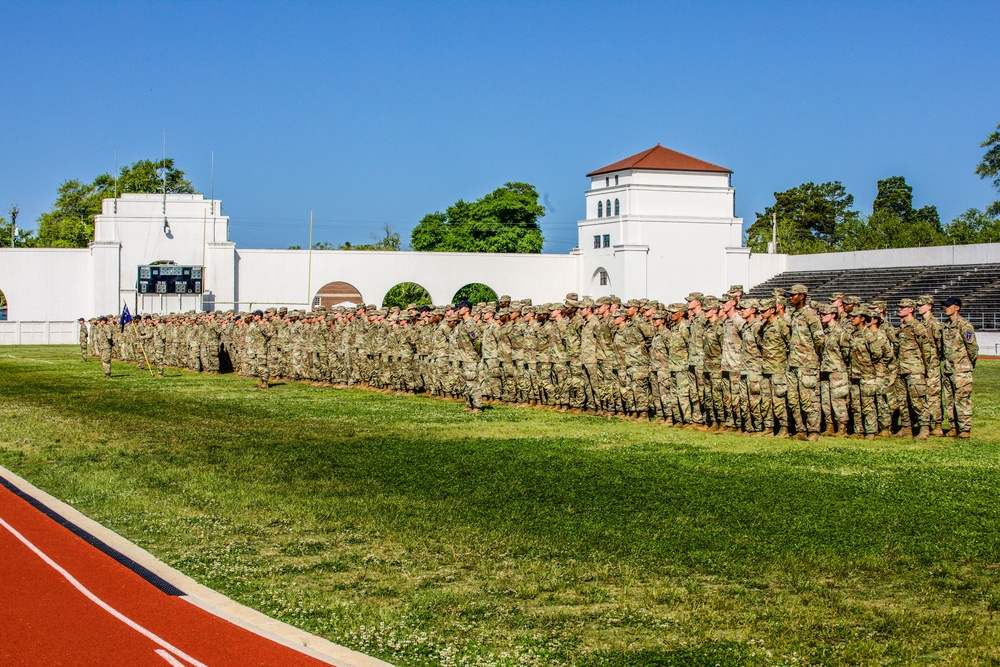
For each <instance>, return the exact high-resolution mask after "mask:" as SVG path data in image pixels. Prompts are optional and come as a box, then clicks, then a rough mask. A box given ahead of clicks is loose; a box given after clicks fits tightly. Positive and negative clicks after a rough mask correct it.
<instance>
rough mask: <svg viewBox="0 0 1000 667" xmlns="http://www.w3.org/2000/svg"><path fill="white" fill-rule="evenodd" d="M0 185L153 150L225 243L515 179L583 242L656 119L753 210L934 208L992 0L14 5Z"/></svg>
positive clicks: (972, 187) (383, 218) (949, 172)
mask: <svg viewBox="0 0 1000 667" xmlns="http://www.w3.org/2000/svg"><path fill="white" fill-rule="evenodd" d="M0 16H2V20H0V44H2V52H3V55H2V59H0V63H2V64H0V95H2V104H0V127H2V134H0V137H2V145H0V207H2V210H3V211H6V210H7V209H8V208H9V206H10V205H11V204H14V203H16V204H18V205H19V207H20V210H21V215H20V217H19V219H18V222H19V224H20V226H34V223H35V220H36V219H37V217H38V215H39V214H41V213H42V212H44V211H46V210H48V209H49V208H50V207H51V205H52V203H53V201H54V199H55V193H56V188H57V187H58V186H59V184H60V183H62V182H63V181H65V180H68V179H71V178H76V179H79V180H83V181H88V182H89V181H90V180H92V179H93V178H94V177H95V176H97V175H98V174H100V173H102V172H110V171H113V168H114V159H115V149H116V148H117V150H118V159H119V162H120V163H122V164H125V163H129V162H134V161H136V160H139V159H144V158H148V159H156V158H157V157H159V156H160V155H161V154H162V141H163V132H164V130H166V135H167V153H168V154H169V155H170V156H171V157H173V158H174V159H175V160H176V161H177V165H178V166H179V167H180V168H181V169H183V170H185V171H186V172H187V175H188V176H189V178H190V179H191V180H192V182H193V183H194V185H195V187H196V188H197V189H198V190H199V191H202V192H204V193H205V194H206V195H207V194H208V193H209V192H210V190H211V187H212V182H211V154H212V151H214V152H215V167H216V172H215V194H216V197H218V198H219V199H221V200H222V202H223V212H224V213H226V214H228V215H229V216H230V218H231V237H232V240H234V241H236V242H237V244H238V246H240V247H278V248H283V247H287V246H289V245H293V244H298V245H301V246H303V247H305V246H306V245H307V243H308V220H309V211H310V210H312V211H314V212H315V232H314V239H315V240H316V241H328V242H330V243H334V244H339V243H342V242H343V241H351V242H354V243H356V242H362V243H363V242H367V241H368V240H369V239H370V237H371V235H372V234H373V233H376V232H378V231H379V230H380V229H381V227H382V225H383V224H385V223H390V224H392V225H393V226H394V227H395V228H396V230H397V231H399V232H400V233H401V235H402V237H403V239H404V241H406V240H408V239H409V234H410V230H411V229H412V227H413V226H414V225H415V224H416V223H417V222H418V221H419V220H420V218H421V217H422V216H423V215H425V214H427V213H431V212H433V211H436V210H443V209H444V208H446V207H447V206H448V205H449V204H451V203H453V202H455V201H456V200H458V199H460V198H462V199H466V200H471V199H476V198H478V197H481V196H482V195H484V194H486V193H487V192H490V191H492V190H493V189H495V188H497V187H499V186H501V185H502V184H503V183H505V182H507V181H526V182H528V183H531V184H533V185H534V186H535V187H536V188H537V189H538V191H539V192H540V193H541V194H542V197H543V202H542V203H543V204H544V205H545V206H546V208H547V214H546V216H545V218H544V219H543V221H542V229H543V231H544V233H545V236H546V239H547V242H546V245H545V251H546V252H565V251H566V250H568V249H569V248H570V247H572V246H573V245H575V242H576V221H577V220H578V219H579V218H580V217H582V216H583V211H584V199H583V191H584V190H585V189H586V188H587V187H588V180H587V179H586V178H585V174H586V173H587V172H588V171H591V170H593V169H596V168H598V167H602V166H604V165H606V164H610V163H612V162H615V161H617V160H619V159H621V158H624V157H627V156H629V155H632V154H634V153H638V152H640V151H642V150H645V149H647V148H649V147H651V146H653V145H655V144H656V143H657V142H659V143H662V144H663V145H664V146H667V147H668V148H673V149H675V150H679V151H681V152H684V153H688V154H690V155H693V156H695V157H698V158H701V159H703V160H707V161H709V162H713V163H716V164H721V165H723V166H725V167H728V168H730V169H732V170H733V172H734V174H733V185H734V186H735V187H736V201H737V204H736V206H737V215H739V216H742V217H743V218H744V221H745V224H747V225H748V224H750V223H751V222H752V221H753V220H754V213H755V212H756V211H761V210H763V208H764V207H765V206H767V205H768V204H769V203H771V202H772V201H773V193H774V192H775V191H780V190H785V189H788V188H790V187H794V186H795V185H798V184H800V183H803V182H807V181H814V182H823V181H829V180H840V181H841V182H842V183H843V184H844V185H845V187H846V188H847V190H848V192H850V193H851V194H853V195H854V197H855V208H856V209H858V210H860V211H864V212H867V211H870V209H871V202H872V199H873V197H874V195H875V188H876V181H878V179H880V178H885V177H887V176H893V175H901V176H904V177H905V178H906V180H907V182H908V183H909V184H911V185H912V186H913V188H914V199H915V205H916V206H924V205H928V204H933V205H936V206H937V207H938V209H939V211H940V212H941V217H942V220H944V221H950V220H951V219H952V218H954V217H955V216H956V215H958V214H959V213H961V212H962V211H964V210H965V209H967V208H970V207H977V208H983V207H985V206H986V205H988V204H989V203H990V202H992V201H994V200H995V199H997V195H996V193H995V192H994V190H993V189H992V187H991V185H990V183H989V182H988V181H982V180H980V179H979V177H978V176H976V175H975V174H974V173H973V169H974V168H975V165H976V164H977V163H978V162H979V160H980V159H981V157H982V155H983V149H982V148H980V147H979V143H980V142H981V141H983V140H984V139H985V138H986V137H987V136H988V135H989V133H990V132H991V131H993V129H994V128H995V127H996V125H997V123H998V122H1000V76H998V74H1000V40H998V39H997V37H996V35H997V33H996V25H997V21H998V18H1000V5H998V3H997V2H996V1H995V0H993V1H990V2H935V3H923V2H896V3H888V2H859V3H836V2H823V3H800V2H787V3H784V2H738V3H737V2H733V3H729V2H690V3H688V2H643V3H633V2H623V1H619V2H607V1H605V2H594V3H588V2H530V3H516V2H502V3H499V2H497V3H486V2H468V1H464V2H453V3H452V2H343V3H341V2H314V3H297V2H259V3H257V2H242V3H227V2H191V3H184V2H155V3H153V2H149V3H136V2H115V3H100V2H87V3H69V2H37V1H36V2H5V3H4V5H3V11H2V13H0Z"/></svg>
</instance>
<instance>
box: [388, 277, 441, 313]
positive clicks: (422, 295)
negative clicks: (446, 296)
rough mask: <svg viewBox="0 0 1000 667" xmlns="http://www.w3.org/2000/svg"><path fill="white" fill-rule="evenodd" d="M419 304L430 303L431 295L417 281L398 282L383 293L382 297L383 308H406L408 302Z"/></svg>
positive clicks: (426, 304)
mask: <svg viewBox="0 0 1000 667" xmlns="http://www.w3.org/2000/svg"><path fill="white" fill-rule="evenodd" d="M411 303H412V304H416V305H417V306H418V307H419V306H429V305H431V295H430V293H429V292H428V291H427V290H425V289H424V288H423V287H421V286H420V285H418V284H417V283H399V284H398V285H396V286H394V287H392V288H391V289H390V290H389V291H388V292H386V293H385V298H384V299H382V307H383V308H392V307H393V306H397V307H399V308H406V307H407V306H408V305H410V304H411Z"/></svg>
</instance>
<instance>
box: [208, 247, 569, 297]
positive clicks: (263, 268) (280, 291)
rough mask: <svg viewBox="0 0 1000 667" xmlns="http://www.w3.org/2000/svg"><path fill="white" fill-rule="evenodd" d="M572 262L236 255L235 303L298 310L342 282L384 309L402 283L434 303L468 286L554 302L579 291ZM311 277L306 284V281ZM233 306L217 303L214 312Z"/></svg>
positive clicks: (432, 255) (417, 255) (434, 255)
mask: <svg viewBox="0 0 1000 667" xmlns="http://www.w3.org/2000/svg"><path fill="white" fill-rule="evenodd" d="M577 261H578V259H577V256H576V255H572V254H570V255H541V254H539V255H523V254H501V253H497V254H493V253H490V254H480V253H439V252H378V251H358V250H316V251H313V253H312V270H311V273H310V270H309V251H308V250H238V251H237V263H238V276H239V282H238V288H237V297H238V298H237V300H238V301H240V302H241V303H242V304H244V305H243V306H241V308H244V309H246V308H248V307H249V305H250V304H251V303H252V304H253V307H254V308H257V307H268V306H272V305H274V306H277V305H282V304H285V305H289V306H292V305H297V306H303V305H306V304H307V303H309V302H311V300H312V298H313V297H315V295H316V293H317V292H319V290H320V288H321V287H323V285H325V284H327V283H330V282H335V281H343V282H346V283H349V284H351V285H353V286H354V287H355V288H356V289H357V290H358V292H360V293H361V296H362V298H363V299H364V301H365V303H375V304H377V305H381V304H382V300H383V298H384V297H385V294H386V292H388V291H389V289H390V288H392V287H393V286H395V285H397V284H399V283H401V282H414V283H417V284H418V285H421V286H422V287H424V289H426V290H427V291H428V292H429V293H430V295H431V300H432V301H433V302H434V303H436V304H444V303H448V302H449V301H451V299H452V297H453V296H454V294H455V292H457V291H458V290H459V289H460V288H461V287H464V286H465V285H467V284H469V283H483V284H484V285H488V286H489V287H491V288H492V289H493V290H494V291H496V293H497V295H501V294H509V295H511V296H513V297H514V298H519V297H531V298H532V299H533V300H534V301H535V302H538V303H540V302H544V301H557V300H561V299H563V298H564V297H565V296H566V294H567V293H568V292H575V291H578V288H577V274H578V271H577ZM310 276H311V277H310ZM229 307H230V306H228V305H225V304H220V305H219V308H229Z"/></svg>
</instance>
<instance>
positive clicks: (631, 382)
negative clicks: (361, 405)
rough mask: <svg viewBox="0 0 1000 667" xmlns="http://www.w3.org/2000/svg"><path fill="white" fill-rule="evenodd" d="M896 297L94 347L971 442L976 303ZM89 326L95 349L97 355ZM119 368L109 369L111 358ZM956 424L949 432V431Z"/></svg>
mask: <svg viewBox="0 0 1000 667" xmlns="http://www.w3.org/2000/svg"><path fill="white" fill-rule="evenodd" d="M944 308H945V310H944V313H945V315H946V317H945V319H944V321H943V322H942V321H939V320H938V319H937V318H936V317H935V316H934V313H933V309H934V299H933V297H930V296H922V297H920V298H919V299H917V300H913V299H902V300H901V301H900V302H899V303H898V313H899V318H900V326H899V327H898V328H896V327H894V326H892V325H891V324H890V323H889V322H888V321H887V318H886V303H885V302H878V301H876V302H873V303H869V304H863V303H861V302H860V300H859V299H858V298H856V297H853V296H846V295H843V294H834V295H833V298H832V299H831V301H830V303H822V304H821V303H817V302H816V301H811V300H810V299H809V290H808V288H807V287H806V286H805V285H795V286H793V287H792V288H791V290H790V293H786V292H785V291H784V290H780V289H779V290H775V291H774V293H773V295H772V296H771V297H769V298H765V299H755V298H748V297H744V295H743V289H742V286H740V285H734V286H733V287H732V288H731V289H730V291H729V292H727V293H726V294H723V295H722V296H721V297H714V296H706V295H703V294H701V293H699V292H693V293H691V294H689V295H688V296H687V298H686V300H685V302H684V303H673V304H669V305H663V304H660V303H659V302H656V301H650V300H645V299H643V300H630V301H627V302H625V303H622V302H621V300H620V299H618V298H615V297H602V298H599V299H597V300H594V299H590V298H583V299H580V298H579V297H578V295H576V294H568V295H567V297H566V299H565V301H564V302H562V303H547V304H541V305H533V304H532V302H531V301H530V300H528V299H522V300H520V301H512V300H511V299H510V297H507V296H502V297H500V299H499V300H498V302H495V303H494V302H491V303H481V304H476V305H473V304H470V303H468V302H462V303H458V304H449V305H448V306H444V307H432V306H423V307H420V308H418V307H416V306H415V305H412V304H411V305H410V306H409V307H408V308H406V309H399V308H391V309H379V308H376V307H374V306H371V305H368V306H366V305H359V306H357V307H355V308H343V307H337V308H334V309H332V310H330V311H327V310H325V309H323V308H317V309H316V310H315V311H310V312H304V311H295V310H292V311H288V310H286V309H280V310H279V309H276V308H270V309H268V310H267V311H263V312H262V311H260V310H258V311H254V312H253V313H250V314H240V313H237V312H232V311H227V312H207V313H194V312H190V313H185V314H173V315H166V316H156V315H153V316H149V315H147V316H145V317H143V318H140V319H137V320H136V321H135V322H133V323H131V324H130V325H128V326H126V327H124V328H121V327H119V326H118V321H117V319H116V318H115V317H113V316H110V317H105V318H100V319H99V320H92V321H91V323H92V327H91V336H90V341H89V345H90V346H92V347H93V350H94V353H95V354H99V355H100V356H101V357H102V361H103V362H104V370H105V373H106V374H107V375H109V376H110V361H111V358H112V356H113V357H115V358H118V359H121V360H123V361H129V362H135V363H137V364H138V366H139V367H140V368H150V369H152V368H155V369H156V370H157V372H158V373H159V374H160V375H162V374H163V369H164V367H165V366H172V367H180V368H186V369H189V370H192V371H200V372H209V373H217V372H228V371H235V372H238V373H240V374H241V375H243V376H246V377H254V378H256V379H257V380H258V382H259V385H258V386H259V387H261V388H266V387H268V386H269V383H270V382H271V381H272V380H274V379H279V378H280V379H287V380H303V381H311V382H314V383H321V384H325V385H331V386H338V387H367V388H372V389H376V390H380V391H395V392H400V393H403V392H408V393H427V394H430V395H433V396H441V397H453V398H464V400H465V401H466V402H467V405H468V408H469V409H470V410H472V411H480V410H481V409H482V406H483V402H484V401H486V402H504V403H510V404H517V405H522V406H528V405H532V406H549V407H550V408H553V409H558V410H561V411H574V412H580V413H587V414H604V415H614V416H620V417H624V418H629V419H642V420H650V421H659V422H661V423H664V424H669V425H672V426H675V427H679V428H688V429H694V430H701V431H712V432H732V433H735V432H743V433H749V434H754V435H758V436H779V437H796V438H799V439H808V440H812V441H815V440H817V439H818V438H819V436H820V434H825V435H844V436H846V435H854V436H856V437H865V438H869V439H873V438H875V437H876V436H888V435H896V436H900V437H916V438H919V439H925V438H927V437H928V436H929V435H938V436H941V435H954V436H957V437H961V438H968V437H969V434H970V432H971V413H972V398H971V394H972V370H973V368H974V367H975V364H976V359H977V355H978V345H977V343H976V336H975V331H974V330H973V328H972V325H971V324H970V323H969V322H968V321H966V320H965V319H964V318H963V317H962V316H961V314H960V309H961V300H960V299H958V298H956V297H950V298H949V299H948V300H947V301H946V302H945V303H944ZM86 333H87V332H86V327H85V326H83V327H81V351H82V354H83V357H84V360H86V357H87V352H88V349H87V347H88V342H87V339H85V338H84V336H86ZM105 360H106V361H105ZM945 416H947V420H948V424H949V428H950V431H949V433H947V434H946V433H945V432H944V431H943V430H942V424H943V423H944V418H945Z"/></svg>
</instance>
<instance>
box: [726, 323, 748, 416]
mask: <svg viewBox="0 0 1000 667" xmlns="http://www.w3.org/2000/svg"><path fill="white" fill-rule="evenodd" d="M743 324H744V321H743V318H742V317H740V316H739V314H738V313H736V312H735V311H734V312H733V313H731V314H729V315H728V316H727V317H726V318H725V319H724V320H722V326H721V330H722V335H721V343H722V403H723V407H724V409H725V413H726V426H727V427H728V428H730V429H732V430H736V431H738V430H739V429H740V428H742V425H743V416H742V414H741V413H740V378H741V376H742V374H743V338H742V337H741V336H740V331H741V330H742V329H743Z"/></svg>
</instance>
